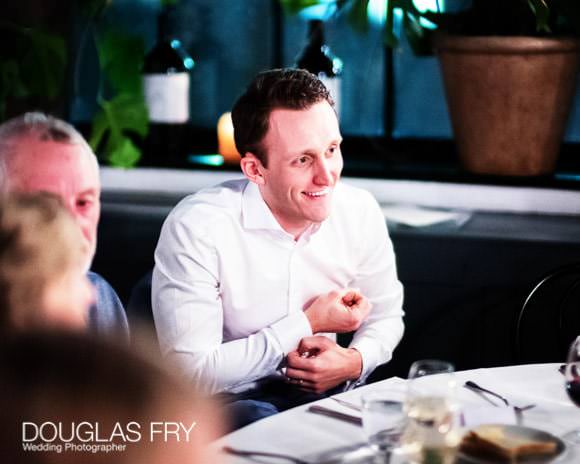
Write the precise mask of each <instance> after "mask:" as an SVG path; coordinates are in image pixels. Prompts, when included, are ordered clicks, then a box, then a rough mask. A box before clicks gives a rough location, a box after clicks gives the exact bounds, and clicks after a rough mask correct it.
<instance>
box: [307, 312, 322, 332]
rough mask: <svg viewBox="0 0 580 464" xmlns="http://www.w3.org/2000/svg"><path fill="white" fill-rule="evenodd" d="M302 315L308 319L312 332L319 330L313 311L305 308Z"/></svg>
mask: <svg viewBox="0 0 580 464" xmlns="http://www.w3.org/2000/svg"><path fill="white" fill-rule="evenodd" d="M304 315H305V316H306V319H308V323H309V324H310V328H311V329H312V334H315V333H318V332H320V330H318V320H317V318H316V315H315V313H314V312H313V311H308V310H306V311H304Z"/></svg>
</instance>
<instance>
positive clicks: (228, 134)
mask: <svg viewBox="0 0 580 464" xmlns="http://www.w3.org/2000/svg"><path fill="white" fill-rule="evenodd" d="M217 132H218V152H219V154H220V155H222V156H223V157H224V161H225V162H226V163H231V164H238V163H239V162H240V154H239V153H238V150H237V149H236V143H235V142H234V125H233V124H232V114H231V113H224V114H222V115H221V116H220V118H219V119H218V123H217Z"/></svg>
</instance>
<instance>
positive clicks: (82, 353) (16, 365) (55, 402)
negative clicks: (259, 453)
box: [0, 331, 221, 464]
mask: <svg viewBox="0 0 580 464" xmlns="http://www.w3.org/2000/svg"><path fill="white" fill-rule="evenodd" d="M0 411H2V421H0V436H1V437H2V438H1V439H0V456H2V462H6V463H10V464H77V463H78V464H91V463H95V464H136V463H139V464H169V463H183V464H186V463H188V464H215V463H219V462H220V461H219V459H218V456H216V455H215V453H214V452H213V450H212V449H211V448H209V447H208V444H209V443H210V442H211V441H213V440H214V439H215V438H217V437H218V436H219V434H220V433H221V421H220V416H219V414H217V408H215V407H214V406H213V403H212V402H211V401H209V400H207V399H205V398H203V397H201V396H200V395H198V394H197V393H196V392H195V391H193V390H191V389H190V388H189V387H188V386H187V385H185V384H184V383H183V382H182V381H181V380H180V379H179V378H178V377H177V376H175V375H174V374H172V373H171V372H170V371H169V370H168V369H167V368H166V367H162V366H161V365H160V364H158V363H156V362H154V361H152V360H151V359H150V358H148V359H145V357H143V356H140V355H138V354H136V353H135V352H133V351H130V350H129V349H128V348H127V347H126V346H122V345H118V344H113V343H111V342H110V340H109V339H104V338H100V337H86V336H83V334H81V333H78V332H70V331H69V332H58V331H42V332H33V331H30V332H26V333H21V334H18V336H8V337H5V338H4V339H2V340H0Z"/></svg>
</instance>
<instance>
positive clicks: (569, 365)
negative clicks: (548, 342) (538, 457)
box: [563, 336, 580, 445]
mask: <svg viewBox="0 0 580 464" xmlns="http://www.w3.org/2000/svg"><path fill="white" fill-rule="evenodd" d="M564 377H565V379H566V380H565V382H566V392H567V393H568V396H569V397H570V399H571V400H572V402H573V403H574V404H575V405H576V406H578V407H580V336H579V337H577V338H576V340H574V342H573V343H572V345H571V346H570V349H569V350H568V357H567V358H566V369H565V371H564ZM563 438H564V439H565V440H567V441H569V442H570V443H573V444H575V445H580V429H576V430H572V431H571V432H568V433H566V434H565V435H564V437H563Z"/></svg>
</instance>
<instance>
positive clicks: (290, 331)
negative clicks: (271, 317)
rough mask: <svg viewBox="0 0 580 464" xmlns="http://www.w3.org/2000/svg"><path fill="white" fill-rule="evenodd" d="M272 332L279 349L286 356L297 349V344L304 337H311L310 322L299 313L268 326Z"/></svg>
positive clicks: (302, 313)
mask: <svg viewBox="0 0 580 464" xmlns="http://www.w3.org/2000/svg"><path fill="white" fill-rule="evenodd" d="M270 328H271V329H272V331H273V332H274V336H275V337H276V339H277V340H278V343H279V344H280V348H281V349H282V351H283V352H284V354H285V355H286V354H288V353H290V352H291V351H293V350H295V349H297V348H298V343H300V340H302V339H303V338H304V337H310V336H311V335H312V327H310V322H308V318H307V317H306V315H305V314H304V312H302V311H299V312H296V313H293V314H289V315H288V316H286V317H284V318H282V319H280V320H279V321H277V322H274V324H272V325H271V326H270Z"/></svg>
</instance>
